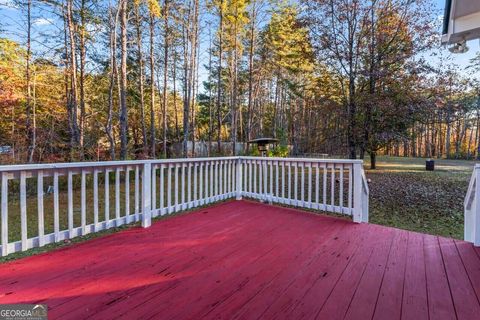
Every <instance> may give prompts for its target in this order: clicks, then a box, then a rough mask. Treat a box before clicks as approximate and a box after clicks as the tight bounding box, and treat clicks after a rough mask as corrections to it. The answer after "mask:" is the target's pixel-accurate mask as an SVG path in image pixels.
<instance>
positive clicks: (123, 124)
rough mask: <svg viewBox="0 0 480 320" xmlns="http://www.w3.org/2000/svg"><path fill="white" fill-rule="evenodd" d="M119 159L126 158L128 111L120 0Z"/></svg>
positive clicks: (124, 25)
mask: <svg viewBox="0 0 480 320" xmlns="http://www.w3.org/2000/svg"><path fill="white" fill-rule="evenodd" d="M120 44H121V63H120V70H121V72H120V158H121V159H122V160H125V159H126V158H127V144H128V137H127V135H128V110H127V0H120Z"/></svg>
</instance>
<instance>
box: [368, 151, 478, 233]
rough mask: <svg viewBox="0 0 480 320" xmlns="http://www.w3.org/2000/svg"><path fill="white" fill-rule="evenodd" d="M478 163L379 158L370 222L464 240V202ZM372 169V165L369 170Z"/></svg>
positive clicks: (373, 180)
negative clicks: (430, 164) (430, 165)
mask: <svg viewBox="0 0 480 320" xmlns="http://www.w3.org/2000/svg"><path fill="white" fill-rule="evenodd" d="M474 164H475V162H474V161H463V160H435V171H433V172H432V171H425V159H422V158H399V157H379V158H378V163H377V169H376V170H368V169H367V170H366V174H367V178H368V179H370V183H369V188H370V222H371V223H377V224H381V225H386V226H392V227H397V228H401V229H406V230H412V231H418V232H422V233H429V234H435V235H442V236H446V237H453V238H457V239H463V200H464V198H465V195H466V192H467V188H468V183H469V181H470V176H471V174H472V169H473V166H474ZM368 167H369V163H368V161H366V163H365V168H368Z"/></svg>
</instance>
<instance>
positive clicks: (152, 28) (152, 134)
mask: <svg viewBox="0 0 480 320" xmlns="http://www.w3.org/2000/svg"><path fill="white" fill-rule="evenodd" d="M154 33H155V16H154V15H153V14H152V13H150V157H152V158H153V159H155V156H156V151H155V145H156V144H155V111H154V107H155V81H154V80H153V79H155V56H154V52H155V47H154V36H155V34H154Z"/></svg>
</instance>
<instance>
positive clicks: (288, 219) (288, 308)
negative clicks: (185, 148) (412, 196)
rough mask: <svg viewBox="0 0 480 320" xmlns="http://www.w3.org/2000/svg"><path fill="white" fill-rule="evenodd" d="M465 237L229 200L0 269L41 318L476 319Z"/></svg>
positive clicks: (470, 250) (478, 287) (3, 294)
mask: <svg viewBox="0 0 480 320" xmlns="http://www.w3.org/2000/svg"><path fill="white" fill-rule="evenodd" d="M479 256H480V250H479V249H476V248H474V247H473V246H472V245H471V244H469V243H466V242H463V241H454V240H452V239H447V238H441V237H435V236H430V235H424V234H419V233H414V232H408V231H402V230H398V229H393V228H387V227H381V226H378V225H373V224H354V223H352V222H350V221H348V220H344V219H336V218H332V217H326V216H320V215H313V214H310V213H306V212H303V211H300V210H294V209H286V208H280V207H276V206H269V205H264V204H259V203H254V202H248V201H232V202H227V203H222V204H217V205H215V206H212V207H209V208H206V209H200V210H197V211H195V212H192V213H188V214H185V215H181V216H176V217H172V218H170V219H166V220H163V221H161V222H157V223H154V224H153V225H152V227H150V228H148V229H142V228H132V229H128V230H126V231H123V232H119V233H116V234H112V235H109V236H105V237H101V238H97V239H94V240H90V241H86V242H84V243H81V244H76V245H72V246H70V247H67V248H63V249H59V250H56V251H52V252H49V253H46V254H41V255H37V256H32V257H29V258H25V259H20V260H17V261H14V262H11V263H6V264H3V265H0V303H46V304H47V305H48V307H49V317H50V319H58V318H64V319H82V318H89V319H93V318H95V319H117V318H124V319H150V318H152V319H200V318H223V319H258V318H261V319H300V318H305V319H428V318H430V319H436V320H437V319H456V318H458V319H480V304H479V298H480V258H479Z"/></svg>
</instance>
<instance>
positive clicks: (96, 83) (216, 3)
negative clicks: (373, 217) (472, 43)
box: [0, 0, 480, 164]
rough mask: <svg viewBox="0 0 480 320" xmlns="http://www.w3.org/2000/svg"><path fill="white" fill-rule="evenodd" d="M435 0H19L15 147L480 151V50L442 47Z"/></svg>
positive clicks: (9, 69) (9, 26)
mask: <svg viewBox="0 0 480 320" xmlns="http://www.w3.org/2000/svg"><path fill="white" fill-rule="evenodd" d="M432 8H434V4H433V2H432V0H417V1H411V0H368V1H367V0H348V1H346V0H302V1H300V2H295V1H293V2H292V1H277V0H274V1H266V0H160V1H157V0H146V1H140V0H134V1H131V0H118V1H105V0H62V1H50V0H48V1H38V0H8V1H6V2H5V1H4V2H2V6H1V7H0V10H1V15H2V17H3V18H2V19H1V22H0V29H1V33H0V109H1V114H2V117H1V118H0V145H1V146H2V150H4V151H5V152H2V153H5V154H4V155H1V156H0V157H1V159H0V161H1V162H3V163H12V162H16V163H18V162H20V163H23V162H56V161H83V160H107V159H127V158H130V159H133V158H159V157H167V156H169V152H168V147H169V145H170V144H172V143H175V142H183V145H184V148H183V154H184V156H194V154H188V152H187V150H188V149H187V146H188V143H189V141H191V142H190V143H193V144H195V142H198V141H204V142H206V143H207V148H208V154H209V155H214V154H215V155H218V154H228V153H232V150H237V148H236V144H237V143H239V142H246V141H248V140H251V139H254V138H257V137H263V136H268V137H275V138H277V139H279V141H280V145H283V146H285V145H291V153H293V155H300V154H305V153H309V154H314V153H327V154H330V155H336V156H344V157H350V158H355V157H361V158H363V157H365V156H370V157H371V160H372V163H373V164H375V156H376V155H377V154H391V155H402V156H417V157H418V156H424V157H449V158H450V157H451V158H478V157H479V155H480V152H479V151H480V133H479V126H480V85H479V82H478V79H477V77H476V76H475V74H478V72H479V71H480V70H479V69H480V55H477V58H476V59H474V60H473V61H471V66H470V67H468V68H466V69H464V68H459V67H458V66H456V65H455V64H454V63H453V62H452V59H451V57H449V56H448V54H447V53H448V52H447V51H446V50H445V48H440V47H439V33H440V29H441V28H440V25H441V21H440V20H439V18H438V17H439V15H440V14H441V12H437V10H434V9H432ZM222 142H229V143H231V145H232V146H231V147H230V148H228V150H226V148H222V144H221V143H222ZM214 145H215V147H213V146H214ZM9 147H10V149H9ZM191 150H196V148H195V146H194V145H193V147H191ZM247 152H253V150H252V149H250V150H248V151H247Z"/></svg>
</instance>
